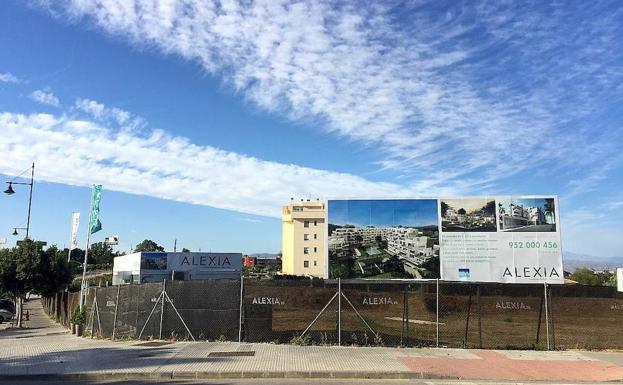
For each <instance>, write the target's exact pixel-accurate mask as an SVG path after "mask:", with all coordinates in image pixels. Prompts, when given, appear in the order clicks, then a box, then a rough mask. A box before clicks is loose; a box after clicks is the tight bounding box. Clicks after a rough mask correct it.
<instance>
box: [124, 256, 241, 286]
mask: <svg viewBox="0 0 623 385" xmlns="http://www.w3.org/2000/svg"><path fill="white" fill-rule="evenodd" d="M112 271H113V276H112V283H113V285H122V284H130V283H146V282H162V281H163V280H165V279H167V280H168V279H175V280H180V281H190V280H201V279H213V278H240V274H241V271H242V253H163V252H140V253H133V254H128V255H122V256H120V257H115V259H114V264H113V269H112Z"/></svg>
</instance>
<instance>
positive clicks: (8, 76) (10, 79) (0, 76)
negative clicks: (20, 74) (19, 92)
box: [0, 72, 20, 83]
mask: <svg viewBox="0 0 623 385" xmlns="http://www.w3.org/2000/svg"><path fill="white" fill-rule="evenodd" d="M0 82H3V83H19V82H20V80H19V79H18V78H17V76H15V75H13V74H12V73H10V72H4V73H0Z"/></svg>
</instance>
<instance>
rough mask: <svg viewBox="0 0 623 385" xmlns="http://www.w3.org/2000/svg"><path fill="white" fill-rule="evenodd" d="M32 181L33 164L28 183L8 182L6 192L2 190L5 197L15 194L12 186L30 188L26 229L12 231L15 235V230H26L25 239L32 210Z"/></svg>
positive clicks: (33, 174)
mask: <svg viewBox="0 0 623 385" xmlns="http://www.w3.org/2000/svg"><path fill="white" fill-rule="evenodd" d="M34 180H35V162H33V163H32V167H31V173H30V183H23V182H15V181H14V180H13V181H10V182H6V183H8V185H9V187H7V189H6V190H4V193H5V194H7V195H13V194H15V190H13V185H24V186H30V195H29V197H28V220H27V221H26V227H25V228H24V227H16V228H14V229H13V235H17V230H18V229H20V230H26V238H28V235H29V233H30V209H31V208H32V186H33V185H34Z"/></svg>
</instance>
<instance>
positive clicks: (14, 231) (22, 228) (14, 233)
mask: <svg viewBox="0 0 623 385" xmlns="http://www.w3.org/2000/svg"><path fill="white" fill-rule="evenodd" d="M17 230H26V231H28V229H27V228H26V227H14V228H13V235H17V234H18V233H17ZM26 238H28V236H26Z"/></svg>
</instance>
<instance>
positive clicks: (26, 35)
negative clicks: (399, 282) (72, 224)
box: [0, 0, 623, 256]
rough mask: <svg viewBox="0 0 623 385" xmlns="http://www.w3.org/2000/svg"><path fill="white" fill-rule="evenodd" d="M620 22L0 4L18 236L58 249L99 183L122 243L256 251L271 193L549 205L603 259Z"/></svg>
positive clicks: (610, 230)
mask: <svg viewBox="0 0 623 385" xmlns="http://www.w3.org/2000/svg"><path fill="white" fill-rule="evenodd" d="M372 4H373V5H372ZM620 20H623V5H622V4H621V3H620V2H618V1H603V2H599V1H598V2H590V4H589V3H586V2H571V3H553V2H552V3H549V2H537V1H535V2H527V3H526V2H522V3H514V2H508V3H505V2H494V3H484V2H482V3H478V2H458V1H448V2H443V1H442V2H440V1H416V2H393V1H389V2H382V3H369V2H349V1H340V2H324V1H309V2H306V1H301V2H296V3H292V4H290V2H285V1H284V2H281V1H256V2H241V3H238V2H236V1H232V2H224V3H212V2H210V1H203V0H188V1H160V2H149V1H138V0H136V1H132V0H128V1H124V2H121V3H118V2H116V1H112V0H110V1H109V0H98V1H78V0H60V1H50V2H48V1H45V0H32V1H26V2H24V1H17V0H7V1H3V2H0V48H1V49H2V51H1V52H2V55H0V151H1V153H2V154H3V156H2V158H1V159H0V174H1V175H2V176H3V179H7V178H11V177H12V176H13V175H16V174H19V173H20V172H22V171H23V170H24V169H26V168H28V166H29V165H30V163H31V162H33V161H34V162H36V165H37V171H36V179H37V184H36V186H35V196H34V206H33V219H32V226H33V227H32V234H33V237H36V238H41V239H45V240H47V241H48V242H53V243H58V244H66V243H67V240H68V238H69V234H68V233H69V217H70V215H71V212H72V211H73V210H78V211H81V212H82V213H83V215H85V213H86V210H87V208H88V200H89V190H88V186H90V185H91V184H93V183H101V184H103V185H104V195H103V201H102V220H103V225H104V230H103V231H102V232H100V233H98V237H100V238H101V237H103V236H105V235H112V234H118V235H119V236H120V238H121V243H122V244H121V246H120V248H121V249H128V248H129V247H130V246H131V245H133V244H135V243H136V242H138V241H140V240H141V239H143V238H152V239H154V240H156V241H158V242H160V243H162V244H164V245H165V246H167V248H170V247H172V242H173V239H175V238H176V237H177V238H178V239H179V240H180V241H179V242H180V243H179V244H180V245H183V246H185V247H189V248H191V249H194V250H195V249H198V248H202V250H209V249H212V250H219V251H242V252H264V251H265V252H276V251H279V249H280V244H279V242H280V241H279V240H280V221H279V214H280V210H279V208H280V205H281V204H283V203H284V202H287V201H289V198H290V197H297V198H316V197H339V196H347V197H357V196H365V197H417V196H435V195H445V196H448V195H489V196H490V195H546V194H557V195H559V196H560V212H561V229H562V234H563V248H564V250H566V251H572V252H578V253H588V254H593V255H598V256H617V255H618V256H620V255H622V254H623V251H622V250H623V239H622V238H621V237H620V236H619V235H620V233H621V230H622V221H621V219H620V218H623V192H622V191H623V188H622V187H623V186H622V184H623V182H621V181H622V180H623V172H622V171H621V170H622V167H621V166H622V163H623V152H621V151H620V146H621V143H623V127H622V124H623V109H621V108H620V106H621V105H622V101H623V100H622V98H623V86H622V85H623V41H622V39H620V36H623V25H622V24H623V23H621V22H620ZM18 187H22V188H20V189H17V188H16V190H17V192H18V193H17V194H15V195H14V196H11V197H8V196H4V195H3V196H2V197H0V237H6V238H8V239H9V245H10V244H11V243H12V242H14V240H15V237H12V236H11V235H10V233H11V232H12V228H13V227H15V226H21V225H23V222H25V216H26V215H25V214H26V190H25V189H24V188H23V186H18ZM84 232H85V231H81V233H82V234H84ZM96 240H97V237H96ZM81 241H82V242H83V241H84V239H82V240H81Z"/></svg>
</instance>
